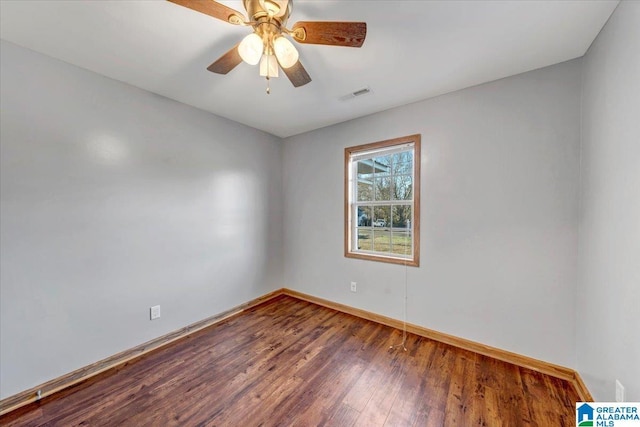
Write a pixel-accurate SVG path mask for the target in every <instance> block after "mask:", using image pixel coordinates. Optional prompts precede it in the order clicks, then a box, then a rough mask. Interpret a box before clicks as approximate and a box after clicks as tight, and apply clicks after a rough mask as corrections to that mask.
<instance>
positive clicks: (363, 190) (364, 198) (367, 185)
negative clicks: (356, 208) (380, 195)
mask: <svg viewBox="0 0 640 427" xmlns="http://www.w3.org/2000/svg"><path fill="white" fill-rule="evenodd" d="M357 200H358V201H359V202H369V201H371V200H373V181H371V180H366V179H360V178H358V198H357Z"/></svg>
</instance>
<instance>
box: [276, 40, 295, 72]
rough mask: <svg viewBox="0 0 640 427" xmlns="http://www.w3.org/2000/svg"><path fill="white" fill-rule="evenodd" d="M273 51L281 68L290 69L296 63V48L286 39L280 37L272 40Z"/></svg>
mask: <svg viewBox="0 0 640 427" xmlns="http://www.w3.org/2000/svg"><path fill="white" fill-rule="evenodd" d="M273 51H274V52H275V54H276V57H277V58H278V62H280V66H281V67H282V68H290V67H292V66H294V65H295V64H296V62H298V58H299V56H300V55H299V54H298V50H297V49H296V47H295V46H294V45H293V43H291V42H290V41H289V39H287V38H286V37H283V36H280V37H276V38H275V39H274V40H273Z"/></svg>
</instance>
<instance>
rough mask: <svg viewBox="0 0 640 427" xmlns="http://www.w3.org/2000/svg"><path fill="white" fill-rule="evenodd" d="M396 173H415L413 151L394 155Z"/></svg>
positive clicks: (394, 170)
mask: <svg viewBox="0 0 640 427" xmlns="http://www.w3.org/2000/svg"><path fill="white" fill-rule="evenodd" d="M393 173H394V174H409V175H412V174H413V152H411V151H405V152H402V153H396V154H394V155H393Z"/></svg>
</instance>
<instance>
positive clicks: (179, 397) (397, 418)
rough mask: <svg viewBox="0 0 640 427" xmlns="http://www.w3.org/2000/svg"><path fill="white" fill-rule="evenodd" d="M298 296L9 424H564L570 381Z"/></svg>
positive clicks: (31, 409) (20, 413) (60, 396)
mask: <svg viewBox="0 0 640 427" xmlns="http://www.w3.org/2000/svg"><path fill="white" fill-rule="evenodd" d="M400 342H402V332H401V331H398V330H396V329H393V328H391V327H388V326H383V325H380V324H377V323H374V322H370V321H367V320H363V319H361V318H357V317H353V316H351V315H348V314H344V313H340V312H337V311H334V310H332V309H329V308H325V307H321V306H318V305H315V304H312V303H309V302H305V301H302V300H299V299H296V298H293V297H289V296H280V297H277V298H275V299H273V300H270V301H267V302H265V303H263V304H261V305H259V306H256V307H253V308H252V309H250V310H247V311H245V312H244V313H243V314H242V315H238V316H234V317H230V318H228V319H226V320H225V321H223V322H221V323H219V324H217V325H215V326H213V327H210V328H205V329H203V330H200V331H198V332H196V333H193V334H192V335H190V336H188V337H186V338H184V339H181V340H179V341H176V342H174V343H171V344H169V345H167V346H165V347H163V348H160V349H157V350H154V351H153V352H150V353H148V354H146V355H145V356H143V357H141V358H139V359H136V360H134V361H130V362H127V363H126V364H123V365H121V366H119V367H117V368H115V369H112V370H109V371H107V372H104V373H102V374H99V375H97V376H95V377H92V378H90V379H88V380H86V381H84V382H81V383H79V384H76V385H74V386H73V387H70V388H69V389H66V390H63V391H61V392H59V393H56V394H54V395H52V396H48V397H46V398H44V399H42V400H41V401H39V402H35V403H33V404H30V405H27V406H25V407H22V408H20V409H18V410H16V411H14V412H10V413H8V414H5V415H3V416H2V417H0V425H2V426H65V427H66V426H136V427H138V426H240V425H242V426H265V427H266V426H289V425H295V426H316V425H318V426H320V425H325V426H341V427H342V426H346V427H348V426H356V425H365V426H367V427H373V426H419V427H424V426H452V427H458V426H482V425H486V426H492V427H493V426H544V427H551V426H564V425H573V423H574V408H575V406H574V405H575V402H576V401H577V400H578V396H577V394H576V392H575V390H574V389H573V387H572V386H571V384H569V383H567V382H566V381H563V380H560V379H558V378H553V377H549V376H546V375H544V374H540V373H538V372H535V371H532V370H529V369H526V368H520V367H518V366H515V365H511V364H509V363H506V362H501V361H498V360H496V359H491V358H489V357H486V356H482V355H479V354H476V353H472V352H469V351H466V350H461V349H458V348H455V347H452V346H450V345H447V344H443V343H440V342H436V341H432V340H430V339H427V338H424V337H419V336H417V335H413V334H407V339H406V343H405V345H406V348H407V351H404V349H402V348H401V347H395V348H389V346H390V345H395V344H399V343H400Z"/></svg>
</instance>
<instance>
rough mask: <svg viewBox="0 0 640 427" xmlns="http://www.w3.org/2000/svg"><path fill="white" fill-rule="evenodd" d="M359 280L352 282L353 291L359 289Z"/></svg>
mask: <svg viewBox="0 0 640 427" xmlns="http://www.w3.org/2000/svg"><path fill="white" fill-rule="evenodd" d="M357 285H358V283H357V282H351V292H356V291H357Z"/></svg>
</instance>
